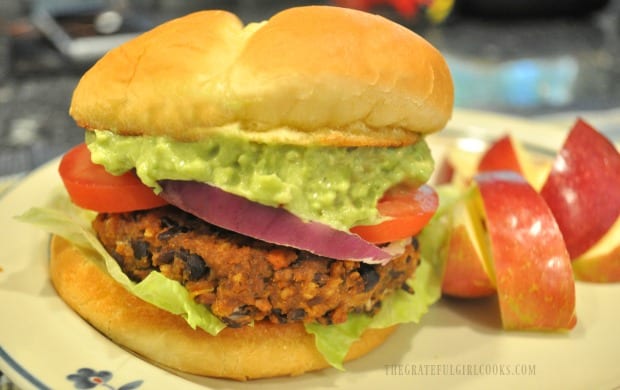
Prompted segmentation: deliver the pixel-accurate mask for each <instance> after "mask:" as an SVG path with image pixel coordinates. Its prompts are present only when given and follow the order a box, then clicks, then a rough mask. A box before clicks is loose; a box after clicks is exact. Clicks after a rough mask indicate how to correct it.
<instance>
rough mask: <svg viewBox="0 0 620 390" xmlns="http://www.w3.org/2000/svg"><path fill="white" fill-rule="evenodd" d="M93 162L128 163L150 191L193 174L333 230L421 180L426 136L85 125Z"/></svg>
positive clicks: (369, 219) (373, 212) (367, 216)
mask: <svg viewBox="0 0 620 390" xmlns="http://www.w3.org/2000/svg"><path fill="white" fill-rule="evenodd" d="M86 143H87V144H88V148H89V149H90V151H91V154H92V160H93V162H95V163H97V164H101V165H103V166H104V167H105V168H106V170H107V171H108V172H110V173H112V174H115V175H119V174H122V173H124V172H126V171H129V170H131V169H133V168H135V169H136V173H137V174H138V176H139V177H140V179H141V180H142V181H143V182H144V183H145V184H146V185H148V186H150V187H152V188H153V189H154V190H155V191H156V192H158V191H160V187H159V186H158V184H157V181H158V180H163V179H174V180H195V181H200V182H205V183H208V184H211V185H213V186H216V187H219V188H221V189H223V190H225V191H227V192H230V193H233V194H237V195H240V196H243V197H245V198H248V199H250V200H253V201H255V202H258V203H262V204H265V205H269V206H276V207H277V206H280V207H284V208H285V209H287V210H289V211H290V212H292V213H293V214H295V215H297V216H299V217H301V218H302V219H304V220H314V221H319V222H322V223H324V224H327V225H330V226H332V227H334V228H336V229H340V230H348V229H349V228H351V227H352V226H356V225H369V224H375V223H378V222H379V221H380V220H381V219H380V216H379V214H378V212H377V208H376V204H377V201H378V200H379V198H381V196H382V195H383V193H384V192H385V191H386V190H387V189H388V188H390V187H392V186H393V185H395V184H397V183H400V182H402V181H409V182H413V183H423V182H426V181H427V180H428V179H429V177H430V175H431V173H432V171H433V167H434V164H433V160H432V157H431V154H430V150H429V148H428V146H427V144H426V142H424V141H423V140H422V141H419V142H417V143H415V144H414V145H410V146H406V147H400V148H390V147H354V148H351V147H350V148H342V147H331V146H297V145H284V144H264V143H258V142H252V141H248V140H245V139H243V138H241V137H231V136H225V135H215V136H213V137H210V138H208V139H204V140H201V141H198V142H180V141H175V140H172V139H170V138H167V137H159V136H153V137H150V136H139V137H137V136H122V135H117V134H115V133H112V132H110V131H99V130H98V131H88V132H87V134H86Z"/></svg>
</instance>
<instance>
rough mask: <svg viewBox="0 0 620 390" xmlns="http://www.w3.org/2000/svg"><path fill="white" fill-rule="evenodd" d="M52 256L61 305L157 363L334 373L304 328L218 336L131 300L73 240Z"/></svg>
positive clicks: (360, 348)
mask: <svg viewBox="0 0 620 390" xmlns="http://www.w3.org/2000/svg"><path fill="white" fill-rule="evenodd" d="M50 253H51V256H50V257H51V258H50V274H51V279H52V283H53V284H54V287H55V288H56V290H57V291H58V294H59V295H60V296H61V297H62V299H63V300H64V301H65V302H66V303H67V304H68V305H69V306H70V307H72V308H73V309H74V310H75V311H76V312H77V313H78V314H79V315H80V316H82V317H83V318H84V319H85V320H86V321H88V322H89V323H90V324H92V325H93V326H94V327H95V328H97V329H98V330H99V331H100V332H102V333H103V334H105V335H106V336H107V337H109V338H110V339H112V340H113V341H114V342H116V343H118V344H120V345H122V346H124V347H126V348H128V349H130V350H132V351H134V352H136V353H138V354H139V355H142V356H143V357H145V358H147V359H149V360H151V361H153V362H154V363H156V364H159V365H163V366H166V367H170V368H173V369H176V370H179V371H183V372H187V373H191V374H196V375H204V376H211V377H221V378H231V379H237V380H246V379H257V378H267V377H275V376H287V375H299V374H303V373H304V372H308V371H314V370H319V369H322V368H326V367H328V366H329V364H328V363H327V362H326V361H325V359H324V358H323V356H322V355H321V354H320V353H319V351H318V350H317V349H316V347H315V345H314V336H313V335H311V334H308V333H306V331H305V330H304V326H303V324H301V323H290V324H274V323H271V322H266V321H262V322H258V323H255V324H254V326H253V327H243V328H226V329H224V330H222V331H221V332H220V333H219V334H218V335H217V336H212V335H210V334H208V333H206V332H204V331H203V330H201V329H196V330H194V329H192V328H191V327H190V326H189V325H188V324H187V323H186V322H185V320H184V319H182V318H181V317H179V316H177V315H174V314H171V313H169V312H166V311H163V310H161V309H159V308H157V307H155V306H153V305H151V304H149V303H146V302H144V301H142V300H141V299H139V298H137V297H136V296H134V295H132V294H130V293H129V292H128V291H127V290H125V288H123V287H122V286H121V285H120V284H118V283H117V282H116V281H114V280H113V279H112V278H111V277H110V276H109V275H108V274H107V273H106V272H105V271H104V270H103V269H102V268H101V266H100V265H99V263H98V262H95V261H91V260H89V258H88V257H87V256H86V255H84V253H83V252H82V251H80V250H79V249H78V248H77V247H75V246H73V245H72V244H71V243H69V242H68V241H66V240H64V239H62V238H60V237H58V236H53V237H52V242H51V251H50ZM394 329H395V327H391V328H386V329H369V330H368V331H366V332H365V333H364V334H363V335H362V337H361V339H360V340H358V341H356V342H355V343H354V344H353V345H352V347H351V349H350V350H349V353H348V354H347V357H346V359H345V361H349V360H353V359H356V358H358V357H360V356H362V355H364V354H366V353H368V352H369V351H371V350H373V349H374V348H376V347H377V346H379V345H380V344H381V343H383V341H385V339H386V338H387V337H388V336H389V335H390V334H391V333H392V332H393V331H394Z"/></svg>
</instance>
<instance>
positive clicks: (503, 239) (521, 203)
mask: <svg viewBox="0 0 620 390" xmlns="http://www.w3.org/2000/svg"><path fill="white" fill-rule="evenodd" d="M474 180H475V182H476V183H477V184H478V188H479V190H480V194H481V197H482V198H481V199H482V207H483V209H484V213H485V216H486V225H487V230H488V233H489V241H490V246H491V253H492V258H493V264H494V272H495V283H496V287H497V294H498V301H499V305H500V312H501V316H502V324H503V327H504V328H505V329H519V330H560V329H571V328H573V327H574V326H575V324H576V317H575V282H574V278H573V271H572V268H571V262H570V258H569V256H568V251H567V250H566V246H565V244H564V240H563V238H562V234H561V232H560V230H559V228H558V226H557V224H556V222H555V219H554V217H553V214H552V213H551V210H549V207H548V206H547V204H546V203H545V201H544V199H543V198H542V197H541V196H540V195H539V194H538V193H537V192H536V191H535V190H534V188H533V187H532V186H531V185H530V184H528V183H527V181H525V179H524V178H523V177H522V176H521V175H519V174H517V173H515V172H511V171H495V172H486V173H480V174H478V175H476V176H475V178H474Z"/></svg>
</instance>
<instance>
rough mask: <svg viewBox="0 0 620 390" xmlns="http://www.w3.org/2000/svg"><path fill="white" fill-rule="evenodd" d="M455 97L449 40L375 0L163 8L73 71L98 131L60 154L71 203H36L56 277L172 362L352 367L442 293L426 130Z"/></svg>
mask: <svg viewBox="0 0 620 390" xmlns="http://www.w3.org/2000/svg"><path fill="white" fill-rule="evenodd" d="M452 104H453V86H452V81H451V77H450V72H449V70H448V67H447V65H446V62H445V60H444V58H443V57H442V56H441V54H440V53H439V52H438V51H437V50H436V49H435V48H434V47H432V46H431V45H430V44H429V43H428V42H427V41H425V40H424V39H423V38H421V37H420V36H418V35H416V34H415V33H413V32H412V31H410V30H408V29H406V28H404V27H402V26H400V25H398V24H396V23H393V22H391V21H389V20H387V19H385V18H383V17H380V16H377V15H371V14H368V13H364V12H361V11H356V10H351V9H345V8H338V7H329V6H308V7H298V8H291V9H288V10H285V11H282V12H280V13H278V14H276V15H274V16H273V17H271V18H270V19H269V20H267V21H264V22H260V23H250V24H247V25H244V24H243V23H242V22H241V21H240V20H239V18H238V17H237V16H235V15H233V14H231V13H229V12H226V11H202V12H196V13H193V14H189V15H187V16H184V17H181V18H178V19H174V20H171V21H168V22H166V23H164V24H162V25H160V26H158V27H155V28H154V29H152V30H150V31H148V32H146V33H144V34H142V35H141V36H139V37H137V38H135V39H133V40H131V41H129V42H127V43H125V44H123V45H121V46H119V47H117V48H116V49H113V50H111V51H110V52H108V53H107V54H106V55H105V56H103V57H102V58H101V59H100V60H99V61H98V62H97V63H96V64H94V65H93V67H92V68H91V69H89V70H88V71H87V72H86V73H85V74H84V75H83V77H82V78H81V80H80V81H79V83H78V85H77V87H76V89H75V91H74V94H73V98H72V102H71V107H70V115H71V116H72V117H73V118H74V120H75V121H76V123H77V124H78V125H79V126H80V127H81V128H83V129H85V143H84V144H81V145H78V146H76V147H75V148H74V149H72V150H71V151H69V152H68V153H67V154H66V155H65V156H63V158H62V159H61V162H60V165H59V172H60V176H61V178H62V181H63V183H64V187H65V189H66V193H67V194H68V198H70V200H71V207H73V208H74V209H72V210H73V211H72V212H71V213H69V212H68V211H67V213H69V214H70V215H69V214H63V215H65V216H62V215H61V214H58V213H54V214H53V215H52V213H48V214H47V216H46V217H45V218H43V219H45V220H46V223H44V224H46V225H47V227H48V228H49V229H50V231H52V233H54V234H53V239H52V243H51V251H50V253H51V259H50V275H51V280H52V283H53V284H54V286H55V288H56V290H57V291H58V294H59V295H60V297H62V299H63V300H64V301H66V302H67V304H68V305H69V306H70V307H71V308H73V309H74V310H75V311H76V312H77V313H79V314H80V315H81V316H82V317H83V318H84V319H85V320H86V321H88V322H89V323H90V324H92V325H93V326H94V327H95V328H97V329H98V330H99V331H100V332H101V333H103V334H104V335H106V336H107V337H109V338H110V339H111V340H113V341H114V342H116V343H118V344H120V345H122V346H124V347H125V348H127V349H129V350H132V351H134V352H136V353H137V354H139V355H141V356H143V357H145V358H146V359H148V360H150V361H152V362H154V363H156V364H158V365H162V366H164V367H168V368H171V369H174V370H179V371H183V372H187V373H192V374H197V375H204V376H212V377H222V378H233V379H239V380H245V379H253V378H265V377H274V376H286V375H298V374H301V373H304V372H308V371H313V370H318V369H323V368H326V367H329V366H333V367H336V368H340V369H342V367H343V366H342V365H343V362H345V361H349V360H352V359H355V358H358V357H360V356H362V355H364V354H366V353H368V352H370V351H372V350H373V349H375V348H377V347H379V346H380V345H381V344H382V343H383V342H384V341H385V340H386V338H387V337H388V336H389V335H390V334H391V333H392V332H393V331H394V330H395V329H396V327H397V326H398V325H399V324H401V323H406V322H417V321H419V319H420V317H421V316H422V315H423V314H424V313H425V312H426V310H427V307H428V306H429V305H430V304H431V303H432V302H433V301H434V300H436V299H437V297H438V292H437V291H438V289H437V288H435V287H438V282H437V281H436V280H433V278H432V265H430V264H427V263H429V262H431V261H432V259H427V258H425V256H422V255H421V251H422V250H423V248H420V247H421V246H422V245H424V243H423V242H421V240H420V239H419V236H420V232H421V231H423V229H424V228H425V227H426V226H427V224H428V223H429V221H430V220H431V218H432V217H433V215H434V213H435V212H436V209H437V207H438V198H437V194H436V193H435V192H434V190H433V189H432V188H431V187H430V186H429V185H428V184H427V182H428V180H429V178H430V176H431V174H432V172H433V168H434V163H433V159H432V154H431V151H430V149H429V147H428V145H427V143H426V141H425V137H426V135H428V134H431V133H434V132H437V131H440V130H441V129H442V128H443V127H444V126H445V124H446V122H447V121H448V119H449V118H450V115H451V110H452ZM76 210H77V211H76ZM39 212H41V210H39ZM67 215H69V216H67ZM80 218H81V219H80ZM24 219H28V217H27V216H24ZM35 219H37V217H33V216H32V215H31V216H30V220H35ZM51 219H55V221H56V224H55V225H54V224H51V223H48V222H49V221H50V220H51ZM40 221H41V218H39V222H40ZM51 225H54V226H53V227H51V228H50V226H51ZM431 290H432V291H431Z"/></svg>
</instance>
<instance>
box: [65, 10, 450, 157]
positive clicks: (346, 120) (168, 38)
mask: <svg viewBox="0 0 620 390" xmlns="http://www.w3.org/2000/svg"><path fill="white" fill-rule="evenodd" d="M452 104H453V86H452V79H451V77H450V72H449V69H448V66H447V65H446V62H445V60H444V58H443V57H442V56H441V54H440V53H439V52H438V51H437V50H436V49H435V48H434V47H432V46H431V45H430V44H429V43H428V42H427V41H425V40H424V39H423V38H421V37H420V36H418V35H416V34H415V33H413V32H412V31H410V30H408V29H406V28H405V27H402V26H400V25H398V24H396V23H394V22H391V21H389V20H388V19H385V18H383V17H381V16H377V15H371V14H368V13H364V12H361V11H356V10H352V9H346V8H337V7H329V6H309V7H298V8H291V9H288V10H285V11H282V12H280V13H278V14H276V15H275V16H273V17H272V18H271V19H270V20H268V21H266V22H262V23H255V24H249V25H247V26H244V25H243V24H242V22H241V21H240V20H239V19H238V18H237V17H236V16H235V15H233V14H231V13H228V12H226V11H203V12H197V13H193V14H190V15H187V16H185V17H182V18H178V19H175V20H172V21H169V22H167V23H164V24H162V25H160V26H158V27H156V28H154V29H153V30H151V31H148V32H146V33H144V34H142V35H141V36H139V37H137V38H135V39H133V40H131V41H129V42H127V43H125V44H123V45H121V46H119V47H117V48H116V49H113V50H111V51H110V52H108V53H107V54H106V55H105V56H104V57H102V58H101V59H100V60H99V61H98V62H97V63H96V64H95V65H94V66H93V67H92V68H91V69H90V70H89V71H88V72H87V73H86V74H85V75H84V76H83V77H82V79H81V80H80V82H79V84H78V86H77V88H76V90H75V92H74V95H73V100H72V102H71V109H70V113H71V115H72V116H73V118H74V119H75V120H76V122H77V123H78V125H80V126H82V127H84V128H86V129H89V130H92V129H99V130H111V131H114V132H117V133H119V134H124V135H165V136H169V137H172V138H174V139H178V140H182V141H185V140H187V141H192V140H197V139H200V138H202V137H205V136H208V135H209V134H212V133H213V132H224V131H225V132H237V133H239V134H242V135H243V136H247V137H249V138H251V139H254V140H258V141H265V142H287V143H297V144H313V143H314V144H326V145H342V146H363V145H384V146H397V145H404V144H410V143H412V142H415V141H416V140H417V138H418V137H419V135H420V134H423V133H430V132H434V131H438V130H440V129H442V128H443V126H444V125H445V124H446V122H447V121H448V119H449V118H450V115H451V111H452Z"/></svg>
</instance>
